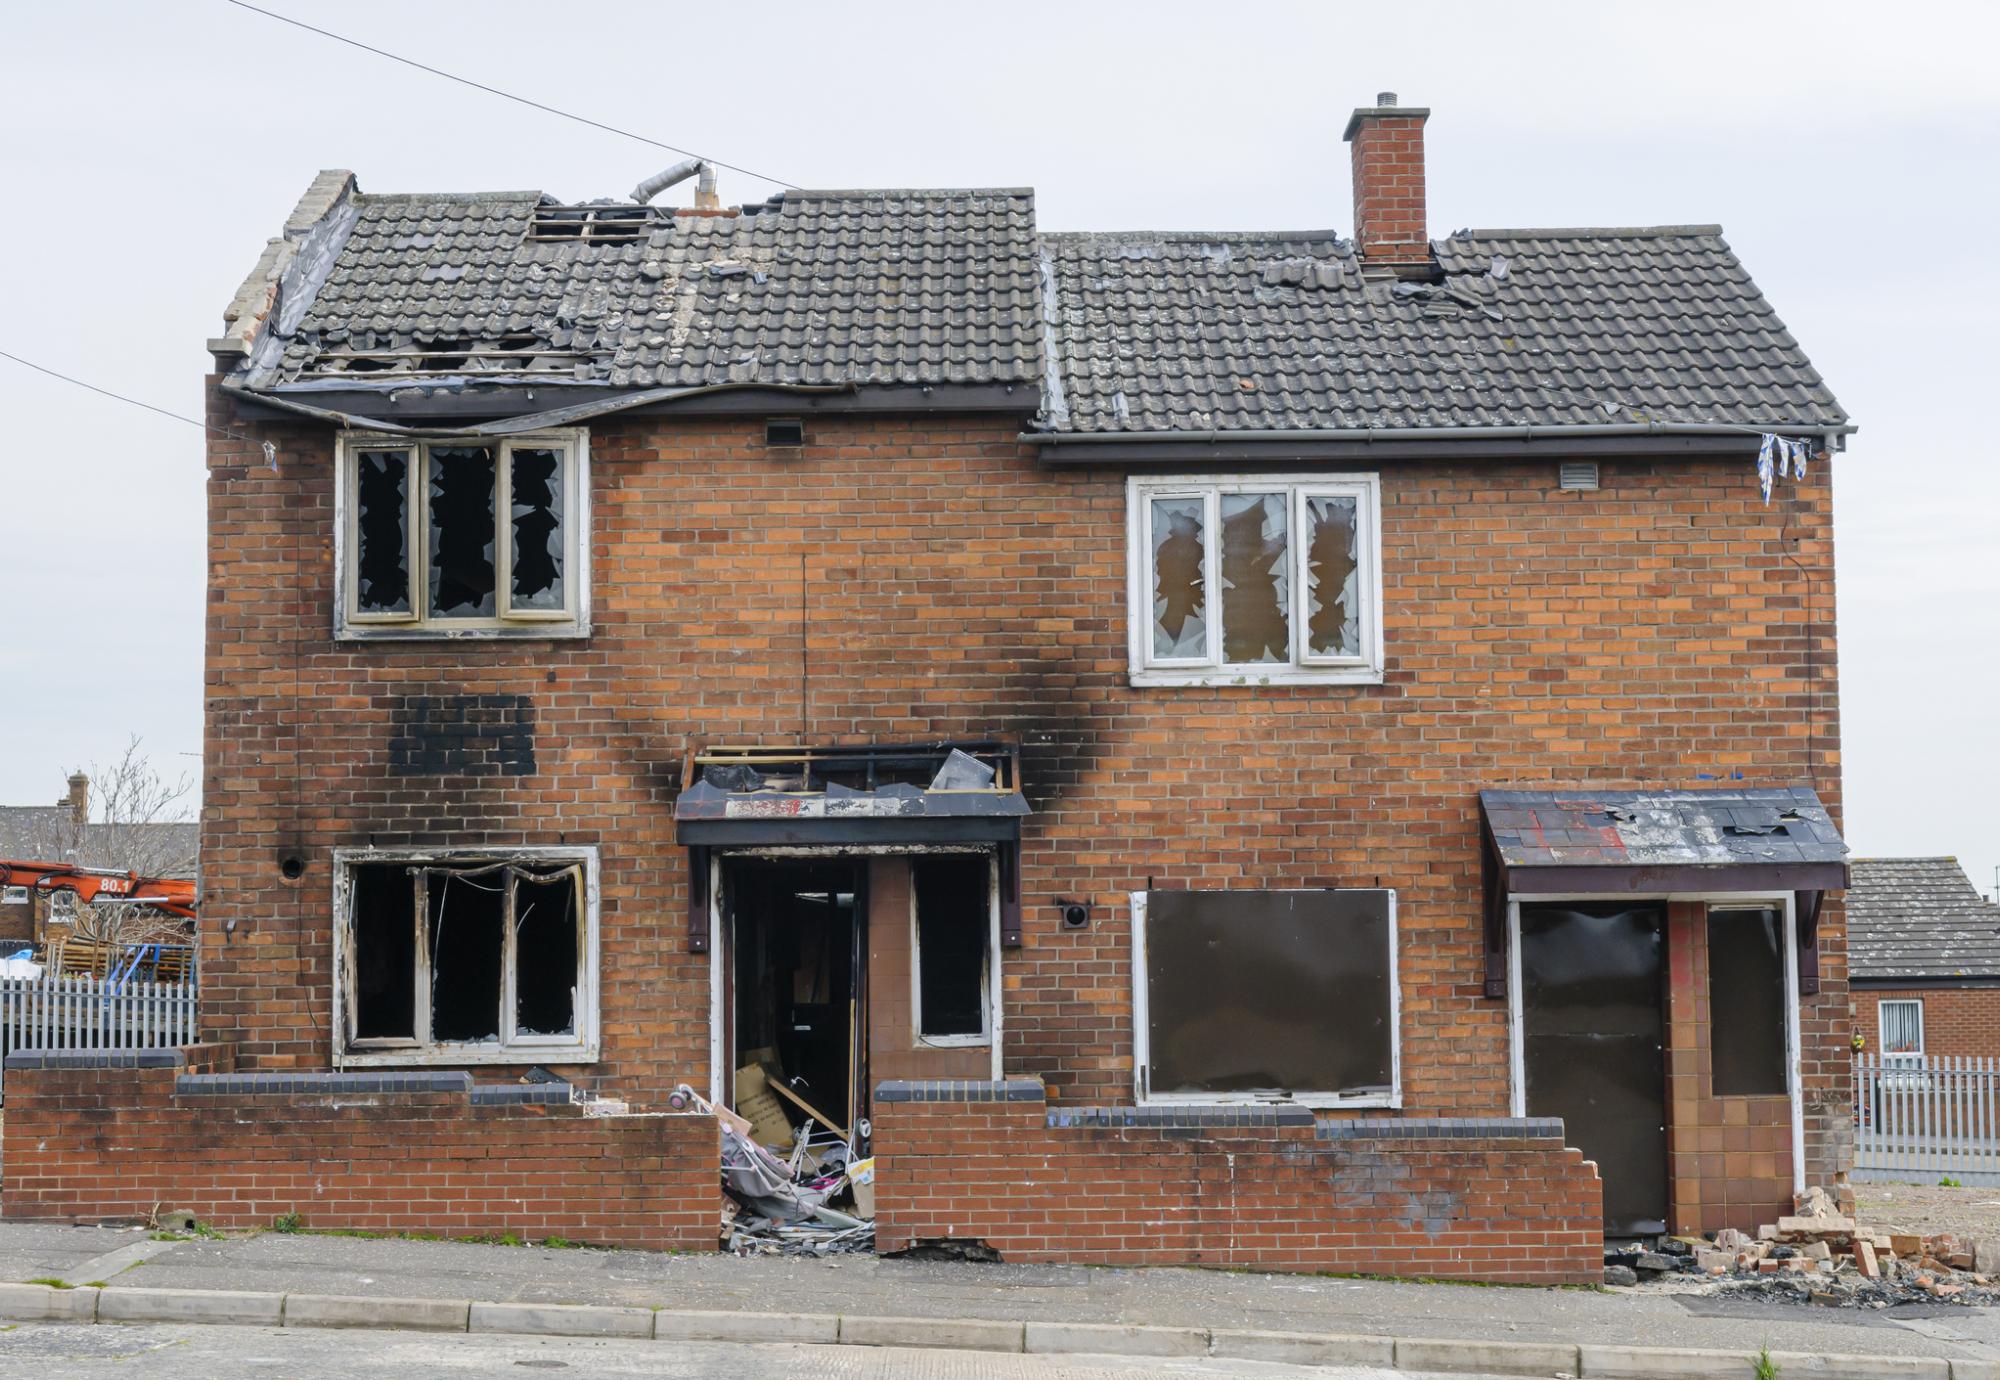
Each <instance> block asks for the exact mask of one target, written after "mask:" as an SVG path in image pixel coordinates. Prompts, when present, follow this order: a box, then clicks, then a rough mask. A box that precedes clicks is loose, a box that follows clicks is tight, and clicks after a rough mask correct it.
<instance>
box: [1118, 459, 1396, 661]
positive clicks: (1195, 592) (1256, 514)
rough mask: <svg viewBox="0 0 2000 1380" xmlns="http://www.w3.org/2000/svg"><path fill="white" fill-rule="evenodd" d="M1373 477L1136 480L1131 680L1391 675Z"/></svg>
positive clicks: (1131, 525)
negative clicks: (1385, 668)
mask: <svg viewBox="0 0 2000 1380" xmlns="http://www.w3.org/2000/svg"><path fill="white" fill-rule="evenodd" d="M1379 508H1380V505H1379V486H1378V485H1377V482H1376V479H1375V477H1374V476H1373V475H1351V476H1343V475H1322V476H1305V475H1241V476H1235V477H1230V478H1221V479H1218V478H1202V479H1194V480H1190V479H1183V478H1179V477H1177V476H1158V477H1151V476H1149V477H1144V478H1134V479H1132V480H1131V481H1130V489H1129V494H1128V511H1127V523H1128V529H1129V530H1128V538H1127V540H1128V583H1129V586H1130V615H1131V679H1132V683H1133V684H1134V685H1261V684H1279V683H1285V682H1292V683H1304V684H1339V683H1342V682H1359V683H1369V682H1376V681H1380V680H1381V678H1382V630H1381V593H1380V591H1381V583H1382V580H1381V563H1380V556H1379V545H1380V543H1379V540H1378V537H1379V517H1378V513H1379Z"/></svg>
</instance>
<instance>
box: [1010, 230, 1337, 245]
mask: <svg viewBox="0 0 2000 1380" xmlns="http://www.w3.org/2000/svg"><path fill="white" fill-rule="evenodd" d="M1036 236H1037V238H1039V239H1044V240H1074V241H1079V242H1081V241H1086V240H1114V241H1115V240H1128V241H1130V240H1151V241H1157V240H1185V241H1188V242H1191V243H1196V244H1248V243H1256V242H1258V241H1265V240H1329V239H1330V240H1339V241H1342V242H1344V241H1345V240H1346V238H1347V237H1346V236H1344V235H1342V234H1341V233H1340V232H1339V231H1338V230H1040V231H1037V232H1036Z"/></svg>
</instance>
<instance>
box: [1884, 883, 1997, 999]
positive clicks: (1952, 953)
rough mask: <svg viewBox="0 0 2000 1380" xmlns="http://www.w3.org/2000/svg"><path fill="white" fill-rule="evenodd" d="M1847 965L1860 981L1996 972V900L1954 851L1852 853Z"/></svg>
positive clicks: (1989, 975) (1992, 974)
mask: <svg viewBox="0 0 2000 1380" xmlns="http://www.w3.org/2000/svg"><path fill="white" fill-rule="evenodd" d="M1847 965H1848V972H1849V974H1850V975H1851V976H1852V977H1853V978H1854V980H1855V981H1857V982H1863V981H1865V982H1873V983H1880V982H1883V981H1887V980H1891V979H1918V980H1925V981H1934V980H1937V979H1943V978H2000V905H1995V904H1994V903H1993V902H1991V901H1988V900H1986V899H1985V898H1984V897H1982V896H1981V895H1980V894H1979V892H1978V890H1977V889H1976V888H1975V887H1974V886H1973V885H1972V880H1971V879H1970V878H1969V877H1967V876H1966V875H1965V869H1964V868H1962V867H1960V866H1959V865H1958V859H1957V858H1857V859H1855V861H1854V881H1853V884H1852V885H1851V886H1850V887H1849V888H1848V891H1847Z"/></svg>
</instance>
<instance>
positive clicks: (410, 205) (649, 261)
mask: <svg viewBox="0 0 2000 1380" xmlns="http://www.w3.org/2000/svg"><path fill="white" fill-rule="evenodd" d="M316 185H318V184H316ZM324 214H325V217H326V220H327V233H326V234H325V236H324V237H323V238H325V239H329V240H333V239H337V241H338V243H337V244H335V243H326V244H325V245H324V249H325V250H326V256H325V257H326V259H327V261H326V262H325V263H324V264H323V265H322V268H321V269H320V270H319V275H320V276H319V278H318V281H316V282H315V281H312V279H311V277H310V276H304V275H299V276H298V279H297V282H296V284H295V286H294V287H293V294H294V296H295V297H297V296H306V297H307V298H309V300H308V301H306V302H303V303H297V302H295V303H294V304H293V305H294V306H295V307H298V306H302V307H303V311H302V314H300V315H298V317H297V319H296V321H286V320H284V319H283V314H282V313H280V314H278V315H277V316H274V321H275V322H276V324H277V325H278V327H279V329H278V332H277V333H278V335H279V336H280V337H281V339H280V340H278V341H277V342H276V343H277V344H278V345H279V346H280V347H281V348H280V349H278V350H276V351H273V352H272V353H273V354H274V355H275V358H265V359H264V360H262V361H261V362H262V364H263V365H264V366H265V368H264V371H263V373H262V374H261V376H260V377H259V379H258V380H257V381H258V382H259V384H260V385H261V386H265V387H269V386H272V385H294V384H300V383H308V382H315V381H317V382H319V383H320V384H321V385H322V386H332V385H333V384H335V383H337V384H339V385H340V386H342V387H357V386H367V385H371V384H372V385H377V386H390V385H399V384H400V385H408V384H410V383H413V382H422V381H432V382H434V381H436V380H438V379H441V378H458V379H468V380H475V381H484V382H493V381H499V380H505V379H509V378H515V379H526V380H530V381H533V382H536V383H540V384H548V385H554V384H563V383H581V384H599V385H609V386H611V387H614V388H632V389H649V388H666V387H682V388H696V387H707V386H714V385H726V384H745V383H757V384H791V385H845V384H907V385H922V384H944V383H1018V384H1023V385H1030V386H1032V385H1034V384H1036V383H1038V382H1039V380H1040V378H1041V373H1042V368H1041V331H1040V321H1039V315H1038V311H1039V308H1038V298H1037V291H1036V281H1035V264H1034V232H1035V221H1034V197H1033V194H1032V193H1031V192H1028V191H1025V190H981V191H851V192H846V191H793V192H787V193H785V194H784V195H783V196H781V197H778V198H774V199H773V200H772V201H770V202H768V203H765V204H761V205H754V206H746V207H743V208H741V209H740V211H739V210H732V211H727V212H678V213H677V212H675V211H674V210H672V209H671V208H666V209H661V208H654V207H642V206H635V205H630V204H626V205H617V204H612V203H603V204H596V205H584V206H565V205H562V204H560V203H557V202H555V201H553V200H552V199H550V198H547V197H544V196H542V195H541V194H540V193H537V192H495V193H486V194H473V195H462V196H445V195H417V196H369V195H362V194H360V193H359V192H352V193H349V194H347V195H346V196H345V198H344V200H340V201H330V204H329V205H328V207H327V209H326V211H325V213H324ZM288 233H291V232H290V231H288ZM300 238H301V239H303V232H300ZM246 286H247V285H246ZM280 305H281V307H282V306H283V305H284V304H282V303H281V304H280Z"/></svg>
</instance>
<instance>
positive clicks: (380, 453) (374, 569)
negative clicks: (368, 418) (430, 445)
mask: <svg viewBox="0 0 2000 1380" xmlns="http://www.w3.org/2000/svg"><path fill="white" fill-rule="evenodd" d="M355 477H356V483H355V496H354V508H355V511H354V529H355V535H356V537H357V538H358V541H359V545H360V548H361V549H360V550H359V551H357V552H355V553H354V563H355V569H354V576H355V591H356V593H355V612H357V613H408V612H409V611H410V550H409V545H410V521H409V513H410V456H409V452H408V451H401V450H364V451H362V452H361V453H360V454H359V455H358V456H356V457H355Z"/></svg>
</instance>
